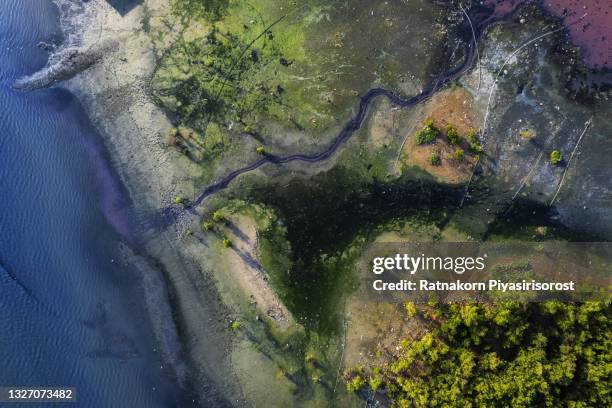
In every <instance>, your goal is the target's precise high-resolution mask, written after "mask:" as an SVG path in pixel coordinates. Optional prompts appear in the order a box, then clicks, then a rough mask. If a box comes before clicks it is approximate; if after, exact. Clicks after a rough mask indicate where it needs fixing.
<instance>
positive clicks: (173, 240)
mask: <svg viewBox="0 0 612 408" xmlns="http://www.w3.org/2000/svg"><path fill="white" fill-rule="evenodd" d="M60 3H63V4H64V6H63V7H60V10H61V12H62V19H61V20H62V22H63V24H64V30H65V40H66V41H67V44H70V45H74V46H76V47H78V49H85V50H91V49H94V50H101V49H102V48H104V47H102V48H96V47H98V46H97V45H96V44H115V41H114V39H116V38H122V40H121V42H120V44H118V47H116V48H113V49H112V52H106V53H104V55H103V57H101V54H99V53H98V52H97V51H96V52H94V53H93V54H85V55H84V56H82V57H83V58H82V59H80V57H77V59H79V61H80V62H79V64H74V65H73V68H75V69H76V67H78V68H83V67H84V65H86V64H85V63H87V64H89V63H92V62H94V64H93V65H90V66H89V67H88V69H86V70H85V71H83V72H81V73H80V75H76V76H75V77H74V78H72V79H70V80H68V81H66V82H64V85H65V86H66V87H67V88H68V89H69V90H70V91H71V92H72V93H74V94H75V95H76V96H77V97H78V98H79V99H80V101H81V102H82V104H83V105H84V107H85V110H86V111H87V113H88V115H89V117H90V119H91V121H92V122H93V123H94V125H95V126H96V128H97V130H98V131H99V132H100V133H101V135H102V136H103V138H104V141H105V144H106V146H107V148H108V150H109V151H110V155H111V163H112V165H113V166H114V167H115V169H116V170H117V173H118V174H119V176H120V178H121V180H122V182H123V184H124V185H125V187H126V189H127V191H128V195H129V198H130V200H131V203H132V206H131V208H130V210H129V212H130V218H131V219H132V221H133V222H132V226H133V231H132V234H131V235H132V236H133V237H134V242H135V243H134V245H133V248H131V249H130V248H126V250H125V251H124V255H125V259H126V261H127V262H128V263H130V264H132V265H134V268H135V269H136V270H137V271H139V272H140V274H141V276H142V279H143V286H144V288H145V290H147V293H148V294H147V303H148V306H149V307H148V309H149V313H150V316H151V320H152V321H153V322H154V323H155V324H154V326H155V327H156V332H157V335H158V337H159V338H158V341H159V345H160V347H166V350H165V351H164V353H163V354H164V355H165V356H166V357H167V362H166V364H168V367H171V368H170V369H169V370H170V371H171V372H173V373H174V375H176V376H177V377H179V378H180V380H179V382H180V383H181V384H182V385H183V387H184V392H183V394H184V396H185V398H184V399H185V401H184V402H185V403H189V404H193V405H196V406H197V405H202V406H209V405H214V406H229V405H233V404H235V403H237V401H239V400H241V391H240V390H239V389H238V387H237V386H236V380H235V378H234V375H233V374H232V368H231V363H230V361H229V358H228V355H229V351H230V345H231V342H230V339H229V338H228V321H229V320H228V316H227V311H226V310H225V309H224V308H223V307H222V305H220V302H219V300H218V298H217V295H216V292H215V288H214V285H213V284H211V282H210V281H208V280H207V277H206V275H205V274H204V273H203V272H202V270H201V267H200V265H198V264H197V263H196V262H194V261H193V260H192V258H191V257H190V256H189V255H188V254H186V253H185V252H184V251H183V249H182V248H181V238H182V237H183V234H184V230H185V228H186V226H187V225H189V224H191V223H192V222H193V221H194V219H195V217H194V216H193V215H190V214H186V215H184V216H183V217H182V218H181V219H180V220H179V221H178V222H177V223H176V224H175V225H174V226H173V227H171V228H167V229H165V230H164V231H159V230H158V229H157V228H156V225H155V214H156V213H157V211H158V209H159V208H163V207H166V206H168V205H170V203H171V202H173V200H174V196H175V195H176V194H178V192H180V193H181V194H184V195H187V196H189V195H190V192H191V191H193V185H192V183H191V177H193V176H197V175H198V174H199V169H198V168H197V166H195V165H194V164H192V163H190V162H189V160H188V159H186V158H185V157H184V156H182V155H181V154H180V153H179V152H177V151H175V150H173V149H170V148H168V147H167V146H166V145H165V144H164V142H163V140H164V139H163V138H162V137H161V136H160V133H163V132H164V131H166V132H167V131H168V129H169V128H170V127H171V125H170V123H169V122H168V121H167V119H166V116H165V115H164V113H163V112H161V111H160V110H159V109H158V108H157V107H156V106H155V105H154V104H153V103H152V102H151V101H150V99H149V96H148V94H147V89H146V84H147V82H148V78H149V76H150V73H151V72H152V70H153V68H154V65H155V58H154V55H153V52H152V49H151V46H150V44H149V40H148V37H147V36H146V35H145V34H144V33H142V31H141V30H140V21H141V11H142V10H141V7H137V8H135V9H133V10H131V11H130V12H129V13H127V14H125V15H124V16H121V15H120V14H119V13H118V12H117V11H116V10H115V9H113V8H112V7H111V6H110V5H109V4H108V3H107V2H106V1H103V0H92V1H89V2H87V3H83V4H82V5H79V7H76V6H75V7H76V8H75V7H72V6H73V5H72V3H71V2H60ZM148 5H149V7H151V8H152V9H153V10H155V9H156V8H164V7H165V6H166V2H165V1H161V0H160V1H150V2H148ZM104 50H105V51H108V48H104ZM60 72H64V74H65V73H66V72H65V71H61V70H60ZM47 78H49V77H47ZM43 82H44V81H43V80H41V82H36V84H42V83H43ZM153 276H158V277H159V281H160V282H161V283H159V282H156V281H155V279H152V277H153ZM166 302H167V303H166ZM164 303H165V304H164ZM229 401H233V404H230V402H229Z"/></svg>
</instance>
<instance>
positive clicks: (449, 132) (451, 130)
mask: <svg viewBox="0 0 612 408" xmlns="http://www.w3.org/2000/svg"><path fill="white" fill-rule="evenodd" d="M446 137H448V141H449V142H451V144H455V145H457V144H459V143H460V142H461V137H459V133H458V132H457V129H455V127H454V126H453V125H448V126H447V127H446Z"/></svg>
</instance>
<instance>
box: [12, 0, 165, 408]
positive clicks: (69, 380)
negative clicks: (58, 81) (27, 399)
mask: <svg viewBox="0 0 612 408" xmlns="http://www.w3.org/2000/svg"><path fill="white" fill-rule="evenodd" d="M60 40H61V33H60V30H59V27H58V15H57V10H56V9H55V6H54V5H53V3H52V2H51V1H50V0H49V1H46V0H2V1H0V362H1V368H0V385H4V386H73V387H76V388H77V398H78V404H77V405H78V406H83V407H155V406H173V405H174V401H175V391H174V386H173V383H174V381H173V379H172V378H171V377H170V375H169V374H168V370H166V368H165V367H162V365H163V363H162V362H161V359H160V357H159V352H158V351H157V346H156V344H155V342H154V340H153V338H154V336H153V332H152V329H151V323H150V320H149V318H148V315H147V313H146V311H145V308H144V300H143V298H144V297H143V293H142V288H141V284H140V279H139V277H138V276H137V274H136V272H135V270H134V268H132V267H130V266H129V265H126V264H124V263H122V262H121V261H120V260H119V259H118V242H119V240H120V239H122V237H125V236H126V235H127V234H129V226H128V223H127V222H128V219H127V217H126V215H125V214H126V213H125V211H124V209H125V206H126V204H125V200H124V198H123V196H122V189H121V186H120V185H119V184H118V182H117V178H116V177H115V175H114V174H113V172H112V171H111V170H110V168H109V167H108V165H107V162H108V160H107V153H106V151H105V150H104V147H103V145H102V142H101V140H100V138H99V136H98V135H97V134H96V132H95V130H94V129H93V128H92V126H91V124H90V123H89V121H88V119H87V117H86V115H85V113H84V112H83V109H82V107H81V106H80V105H79V103H78V101H77V100H76V99H75V98H74V97H73V96H72V95H71V94H70V93H68V92H67V91H64V90H62V89H51V90H44V91H39V92H34V93H28V94H25V93H19V92H15V91H13V90H12V89H11V87H10V84H11V83H12V81H14V79H15V78H17V77H19V76H21V75H24V74H29V73H32V72H34V71H35V70H37V69H39V68H40V67H41V66H43V65H44V64H45V61H46V58H47V53H46V52H45V51H43V50H41V49H40V48H38V47H37V44H38V42H40V41H47V42H57V41H60ZM70 406H75V405H74V404H71V405H70Z"/></svg>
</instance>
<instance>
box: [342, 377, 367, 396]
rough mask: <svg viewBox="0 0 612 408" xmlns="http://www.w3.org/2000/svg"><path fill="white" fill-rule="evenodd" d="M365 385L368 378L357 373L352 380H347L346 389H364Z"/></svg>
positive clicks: (354, 390)
mask: <svg viewBox="0 0 612 408" xmlns="http://www.w3.org/2000/svg"><path fill="white" fill-rule="evenodd" d="M364 385H366V380H365V379H364V378H363V377H362V376H360V375H356V376H354V377H353V379H352V380H350V381H349V382H347V384H346V389H347V390H348V391H349V392H357V391H359V390H360V389H362V388H363V386H364Z"/></svg>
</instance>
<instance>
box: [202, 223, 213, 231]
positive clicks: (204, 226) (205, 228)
mask: <svg viewBox="0 0 612 408" xmlns="http://www.w3.org/2000/svg"><path fill="white" fill-rule="evenodd" d="M212 227H213V225H212V224H211V223H210V222H208V221H204V222H203V223H202V231H210V230H211V229H212Z"/></svg>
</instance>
